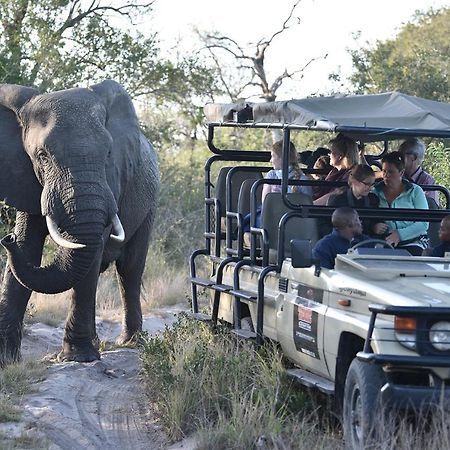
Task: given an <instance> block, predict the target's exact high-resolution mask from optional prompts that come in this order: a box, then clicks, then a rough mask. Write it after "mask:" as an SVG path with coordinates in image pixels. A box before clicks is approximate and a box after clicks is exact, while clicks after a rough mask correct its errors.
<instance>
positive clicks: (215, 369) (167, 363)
mask: <svg viewBox="0 0 450 450" xmlns="http://www.w3.org/2000/svg"><path fill="white" fill-rule="evenodd" d="M141 355H142V361H143V367H144V372H145V374H146V377H145V380H146V384H147V388H148V393H149V396H151V398H152V399H156V403H157V410H158V414H159V417H160V419H161V421H162V423H163V424H164V427H165V429H166V430H167V433H168V434H169V436H170V437H171V438H172V439H174V440H176V439H179V438H181V437H183V436H186V435H188V434H190V433H192V432H194V431H196V432H197V433H198V442H197V445H198V446H197V448H199V449H211V448H214V449H219V450H220V449H224V450H225V449H231V448H232V449H242V450H244V449H245V450H249V449H252V448H257V445H259V444H258V443H260V444H261V445H263V444H264V445H269V448H280V449H281V448H289V449H295V448H305V447H303V446H299V443H301V442H305V440H307V441H308V442H310V443H313V442H315V443H316V444H317V443H319V444H320V446H316V447H310V448H336V445H337V444H336V437H335V436H334V434H333V433H331V432H330V433H325V434H324V433H323V431H324V430H328V429H331V428H330V427H329V426H328V423H327V421H326V420H324V419H323V417H326V416H323V415H322V414H319V410H320V409H321V408H322V407H323V406H322V405H319V404H316V405H314V403H313V402H312V401H311V399H310V398H309V396H308V394H305V392H304V391H302V390H301V389H298V386H297V385H296V384H294V382H293V381H292V380H291V379H289V378H287V376H286V374H285V370H284V366H283V363H282V357H281V355H280V353H279V352H278V350H277V348H276V347H275V346H274V345H268V346H266V347H264V348H261V349H259V350H256V349H255V348H254V347H253V346H252V345H250V344H246V343H242V342H237V341H236V340H235V338H234V337H233V336H232V335H231V334H230V333H229V331H228V330H227V329H225V328H219V329H218V330H216V331H213V330H212V329H211V328H210V327H209V326H208V325H206V324H203V323H198V322H195V321H193V319H190V318H189V317H188V316H185V315H183V316H181V317H180V318H179V319H178V321H177V322H176V324H175V325H174V327H173V328H171V329H166V331H165V332H164V334H163V335H162V336H158V337H148V336H147V337H146V338H145V339H144V341H143V344H142V353H141ZM311 418H314V420H312V419H311ZM317 421H319V422H320V423H322V426H321V427H320V429H319V427H317V426H316V425H314V424H315V423H317ZM299 423H305V424H306V423H308V424H309V425H308V426H307V427H306V426H305V427H303V428H300V427H299ZM301 445H303V444H301Z"/></svg>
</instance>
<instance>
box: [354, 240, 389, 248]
mask: <svg viewBox="0 0 450 450" xmlns="http://www.w3.org/2000/svg"><path fill="white" fill-rule="evenodd" d="M366 244H383V247H385V248H390V249H392V250H394V247H393V246H392V245H391V244H388V243H387V242H386V241H384V240H383V239H364V241H361V242H358V243H357V244H355V245H354V246H353V247H351V248H350V250H356V249H357V248H359V247H362V246H363V245H366Z"/></svg>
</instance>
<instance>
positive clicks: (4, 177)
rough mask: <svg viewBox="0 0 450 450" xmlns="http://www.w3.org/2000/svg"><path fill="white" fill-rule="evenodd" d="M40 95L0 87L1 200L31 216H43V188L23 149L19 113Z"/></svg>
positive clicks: (23, 88) (29, 90)
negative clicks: (41, 198) (41, 200)
mask: <svg viewBox="0 0 450 450" xmlns="http://www.w3.org/2000/svg"><path fill="white" fill-rule="evenodd" d="M37 94H38V91H37V90H36V89H33V88H28V87H24V86H16V85H9V84H3V85H0V167H1V170H2V171H3V172H2V174H1V175H0V199H1V200H4V201H5V203H6V204H7V205H10V206H13V207H14V208H16V209H18V210H20V211H25V212H28V213H31V214H39V213H40V212H41V207H40V197H41V192H42V186H41V185H40V184H39V182H38V180H37V178H36V175H35V173H34V170H33V165H32V164H31V160H30V158H29V157H28V155H27V154H26V152H25V149H24V147H23V143H22V127H21V125H20V119H19V111H20V109H21V108H22V106H23V105H24V104H25V103H26V102H27V101H28V100H30V99H31V98H32V97H34V96H35V95H37Z"/></svg>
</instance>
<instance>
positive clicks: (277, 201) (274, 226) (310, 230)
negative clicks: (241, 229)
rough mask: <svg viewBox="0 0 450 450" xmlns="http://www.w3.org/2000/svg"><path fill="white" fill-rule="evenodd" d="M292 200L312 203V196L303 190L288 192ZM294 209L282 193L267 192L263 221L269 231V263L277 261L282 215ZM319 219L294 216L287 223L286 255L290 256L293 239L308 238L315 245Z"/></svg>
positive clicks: (300, 202)
mask: <svg viewBox="0 0 450 450" xmlns="http://www.w3.org/2000/svg"><path fill="white" fill-rule="evenodd" d="M287 195H288V198H289V199H290V201H291V202H292V203H294V204H296V205H298V204H302V205H312V198H311V197H310V196H309V195H306V194H303V193H302V192H294V193H292V194H287ZM290 211H292V209H291V208H289V207H287V206H286V205H285V204H284V203H283V201H282V198H281V193H278V192H272V193H270V194H267V196H266V198H265V199H264V205H263V208H262V213H261V214H262V215H261V222H262V228H265V230H266V231H267V236H268V240H269V263H271V264H273V263H276V261H277V248H278V225H279V223H280V219H281V217H282V216H283V215H284V214H286V213H287V212H290ZM318 236H319V235H318V227H317V220H316V219H313V218H304V217H294V218H292V219H290V220H289V221H288V222H287V224H286V231H285V240H284V255H285V257H290V254H291V248H290V247H291V246H290V242H291V240H292V239H306V240H308V239H309V240H311V243H312V245H314V244H315V243H316V242H317V240H318Z"/></svg>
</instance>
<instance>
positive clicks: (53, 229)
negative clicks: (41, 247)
mask: <svg viewBox="0 0 450 450" xmlns="http://www.w3.org/2000/svg"><path fill="white" fill-rule="evenodd" d="M45 221H46V223H47V228H48V232H49V233H50V236H51V237H52V239H53V240H54V241H55V242H56V244H58V245H59V246H61V247H65V248H84V247H86V245H84V244H77V243H76V242H70V241H68V240H67V239H65V238H63V236H62V234H61V233H60V232H59V230H58V227H57V226H56V224H55V222H53V220H52V219H50V217H48V216H45Z"/></svg>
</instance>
